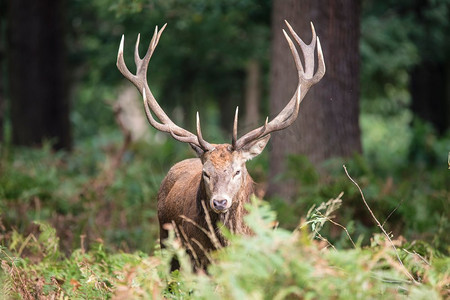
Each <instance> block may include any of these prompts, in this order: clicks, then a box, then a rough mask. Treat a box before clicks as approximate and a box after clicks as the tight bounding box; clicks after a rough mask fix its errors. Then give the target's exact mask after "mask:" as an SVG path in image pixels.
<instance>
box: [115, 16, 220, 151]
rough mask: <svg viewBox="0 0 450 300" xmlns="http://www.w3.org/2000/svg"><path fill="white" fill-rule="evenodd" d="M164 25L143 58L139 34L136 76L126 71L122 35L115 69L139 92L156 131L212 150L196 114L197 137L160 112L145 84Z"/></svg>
mask: <svg viewBox="0 0 450 300" xmlns="http://www.w3.org/2000/svg"><path fill="white" fill-rule="evenodd" d="M166 25H167V23H166V24H164V26H163V27H162V28H161V30H159V31H158V26H156V28H155V33H154V34H153V37H152V40H151V41H150V45H149V46H148V50H147V53H146V54H145V56H144V58H141V57H140V56H139V40H140V34H139V35H138V37H137V41H136V46H135V48H134V62H135V64H136V75H135V74H133V73H131V72H130V70H128V68H127V66H126V64H125V60H124V58H123V48H124V36H123V35H122V40H121V41H120V46H119V52H118V54H117V68H118V69H119V71H120V73H122V75H123V76H125V77H126V78H127V79H128V80H129V81H131V82H132V83H133V84H134V85H135V86H136V88H137V89H138V90H139V92H141V93H142V97H143V100H144V108H145V114H146V115H147V119H148V121H149V123H150V124H151V125H152V126H153V127H155V128H156V129H157V130H159V131H162V132H167V133H170V134H171V135H172V137H173V138H174V139H176V140H178V141H180V142H183V143H189V144H191V145H193V146H196V147H198V148H200V149H202V150H203V151H209V150H212V149H214V147H213V146H212V145H211V144H209V143H208V142H206V141H205V140H204V139H203V137H202V133H201V128H200V118H199V116H198V112H197V135H195V134H193V133H191V132H189V131H187V130H186V129H184V128H181V127H179V126H178V125H176V124H175V123H174V122H173V121H172V120H171V119H170V118H169V117H168V116H167V115H166V113H165V112H164V111H163V110H162V108H161V107H160V106H159V104H158V102H156V99H155V97H154V96H153V94H152V92H151V91H150V88H149V86H148V82H147V70H148V63H149V62H150V58H151V57H152V55H153V52H154V51H155V48H156V45H158V42H159V38H160V37H161V34H162V33H163V31H164V29H165V28H166ZM152 113H154V114H155V115H156V117H157V118H158V120H159V122H158V121H157V120H156V119H155V118H154V117H153V115H152Z"/></svg>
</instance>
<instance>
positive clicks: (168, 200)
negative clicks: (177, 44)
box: [117, 22, 325, 267]
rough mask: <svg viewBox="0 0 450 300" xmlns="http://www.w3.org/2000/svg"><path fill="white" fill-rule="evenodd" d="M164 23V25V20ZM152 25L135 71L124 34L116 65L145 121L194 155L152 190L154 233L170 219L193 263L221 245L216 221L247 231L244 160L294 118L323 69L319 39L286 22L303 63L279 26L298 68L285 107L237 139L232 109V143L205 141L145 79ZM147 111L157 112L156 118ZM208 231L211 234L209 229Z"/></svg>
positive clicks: (248, 185)
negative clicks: (137, 96) (138, 99)
mask: <svg viewBox="0 0 450 300" xmlns="http://www.w3.org/2000/svg"><path fill="white" fill-rule="evenodd" d="M166 25H167V24H166ZM166 25H164V26H163V27H162V28H161V30H159V31H158V27H156V29H155V32H154V35H153V38H152V40H151V42H150V45H149V48H148V50H147V53H146V55H145V56H144V58H140V56H139V53H138V52H139V51H138V49H139V39H140V36H139V35H138V38H137V42H136V46H135V50H134V60H135V63H136V68H137V69H136V74H133V73H131V72H130V71H129V70H128V68H127V66H126V64H125V61H124V58H123V48H124V37H123V36H122V40H121V42H120V47H119V53H118V56H117V67H118V68H119V70H120V72H121V73H122V74H123V75H124V76H125V77H126V78H127V79H128V80H130V81H131V82H132V83H133V84H134V85H135V86H136V88H137V89H138V90H139V91H140V92H141V93H142V96H143V100H144V108H145V113H146V115H147V119H148V121H149V123H150V124H151V125H152V126H153V127H155V128H156V129H157V130H159V131H162V132H167V133H169V134H170V135H171V136H172V137H173V138H174V139H176V140H178V141H180V142H183V143H188V144H189V145H190V146H191V147H192V148H193V149H194V150H195V152H196V153H197V156H198V158H191V159H186V160H183V161H181V162H179V163H177V164H175V165H174V166H173V167H172V168H171V169H170V170H169V173H168V174H167V176H166V177H165V178H164V180H163V182H162V183H161V187H160V189H159V192H158V218H159V224H160V238H161V241H163V240H164V239H165V238H167V236H168V232H167V227H165V226H164V225H165V224H167V223H171V224H175V229H176V231H177V232H178V234H179V236H180V238H181V239H182V241H183V244H184V245H185V247H186V248H187V251H188V252H189V254H190V256H191V258H192V260H193V261H194V263H195V264H196V266H197V267H204V266H206V265H207V264H208V262H209V258H208V257H209V255H208V251H210V250H213V249H217V248H218V247H221V246H225V245H226V243H227V242H226V240H225V238H224V237H223V236H222V235H221V232H220V230H219V229H218V227H217V223H218V222H220V223H221V224H223V225H224V226H226V227H227V228H228V229H229V230H230V231H231V232H234V233H238V234H250V233H251V232H250V229H249V228H248V227H247V226H246V224H245V223H244V221H243V216H244V215H245V214H246V211H245V209H244V204H245V203H247V202H249V201H250V196H251V195H252V193H253V188H254V187H253V185H254V183H253V180H252V178H251V177H250V175H249V173H248V172H247V169H246V166H245V163H246V161H248V160H250V159H252V158H253V157H255V156H257V155H259V154H260V153H261V152H262V151H263V149H264V147H265V146H266V145H267V142H268V141H269V138H270V133H272V132H274V131H277V130H282V129H284V128H286V127H288V126H290V125H291V124H292V123H293V122H294V121H295V120H296V118H297V115H298V111H299V106H300V102H301V101H302V99H303V98H304V96H305V95H306V93H307V92H308V90H309V89H310V88H311V86H313V85H314V84H316V83H317V82H319V81H320V80H321V78H322V77H323V75H324V74H325V63H324V58H323V54H322V49H321V46H320V41H319V38H318V37H316V33H315V30H314V26H313V25H312V23H311V29H312V41H311V43H310V44H309V45H308V44H305V43H304V42H303V41H302V40H301V39H300V38H299V37H298V35H297V34H296V33H295V31H294V30H293V29H292V27H291V26H290V25H289V23H288V22H286V25H287V27H288V29H289V31H290V33H291V35H292V36H293V37H294V40H295V41H296V42H297V43H298V45H299V46H300V48H301V50H302V52H303V59H304V67H303V64H302V61H301V59H300V57H299V55H298V52H297V49H296V47H295V46H294V43H293V42H292V40H291V38H290V37H289V36H288V34H287V33H286V32H285V31H284V30H283V33H284V35H285V37H286V40H287V42H288V44H289V47H290V49H291V53H292V56H293V58H294V62H295V66H296V68H297V71H298V80H299V82H298V85H297V89H296V91H295V93H294V95H293V97H292V99H291V100H290V101H289V103H288V104H287V105H286V107H285V108H284V109H283V110H282V111H281V112H280V113H279V114H278V115H277V116H276V117H275V118H274V119H273V120H272V121H270V122H268V119H266V122H265V124H264V125H262V126H261V127H259V128H256V129H254V130H252V131H250V132H248V133H247V134H245V135H243V136H242V137H240V138H239V139H238V137H237V126H238V109H236V114H235V117H234V126H233V134H232V142H231V145H230V144H210V143H208V142H207V141H205V140H204V139H203V137H202V131H201V129H200V120H199V115H198V113H197V132H196V134H194V133H191V132H189V131H187V130H185V129H183V128H181V127H179V126H178V125H176V124H175V123H174V122H173V121H172V120H171V119H170V118H169V117H168V116H167V114H166V113H165V112H164V111H163V110H162V109H161V107H160V106H159V104H158V102H156V99H155V98H154V97H153V95H152V92H151V91H150V88H149V86H148V83H147V68H148V63H149V61H150V58H151V57H152V55H153V52H154V50H155V48H156V45H157V44H158V41H159V38H160V37H161V34H162V32H163V31H164V28H165V27H166ZM316 43H317V55H318V66H317V70H316V72H315V73H314V69H315V67H314V53H315V48H316ZM153 114H154V115H155V116H156V117H157V119H158V120H156V119H155V118H154V117H153ZM211 231H213V232H214V234H212V235H211V234H210V233H211Z"/></svg>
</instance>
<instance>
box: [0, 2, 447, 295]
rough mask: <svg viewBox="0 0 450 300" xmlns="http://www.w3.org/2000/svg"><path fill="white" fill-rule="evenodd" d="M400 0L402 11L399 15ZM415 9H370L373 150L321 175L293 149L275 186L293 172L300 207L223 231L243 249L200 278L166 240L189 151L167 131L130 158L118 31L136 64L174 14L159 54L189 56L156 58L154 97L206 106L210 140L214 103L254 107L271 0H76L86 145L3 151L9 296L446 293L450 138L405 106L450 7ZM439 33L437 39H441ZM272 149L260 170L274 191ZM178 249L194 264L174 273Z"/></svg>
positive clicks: (365, 50)
mask: <svg viewBox="0 0 450 300" xmlns="http://www.w3.org/2000/svg"><path fill="white" fill-rule="evenodd" d="M175 2H176V3H177V5H174V3H175ZM394 2H396V3H399V6H396V7H395V9H394V10H389V9H386V7H385V5H388V6H390V5H391V4H392V5H393V4H394ZM408 2H409V1H389V2H386V3H384V2H383V3H381V2H379V1H378V2H376V1H364V3H365V6H364V9H363V19H362V39H361V57H362V70H361V75H362V76H361V81H362V83H361V84H362V101H361V108H362V114H361V118H360V123H361V129H362V142H363V148H364V152H363V155H360V156H355V157H353V158H350V159H341V158H336V159H332V160H329V161H327V162H326V163H324V165H323V166H321V168H320V170H316V169H315V168H314V167H313V166H312V164H311V163H310V162H309V161H307V159H305V158H304V157H301V156H292V157H289V158H288V160H289V165H290V169H289V170H288V172H287V173H286V174H284V175H283V176H281V177H280V178H279V180H283V179H285V178H293V179H294V180H295V182H297V183H298V191H297V198H296V199H294V200H293V201H292V203H286V201H285V199H276V198H274V199H267V201H268V202H267V203H265V202H261V201H256V200H255V203H254V204H253V205H252V206H251V207H250V208H249V210H250V212H251V213H250V215H249V216H248V217H247V222H248V224H249V225H250V226H251V227H252V228H253V229H254V231H255V235H254V236H252V237H239V236H231V235H230V234H229V233H225V234H227V235H228V236H229V238H230V240H231V241H232V243H231V246H230V247H227V248H225V249H221V250H220V251H218V252H217V253H214V254H213V258H214V261H215V263H214V264H213V265H211V266H210V268H209V270H208V274H204V273H202V272H200V273H193V272H192V271H191V267H190V264H189V261H188V260H187V256H186V254H185V253H184V251H183V249H181V248H180V244H179V243H178V242H177V240H176V239H175V237H174V236H172V237H171V239H170V240H169V241H168V244H167V246H168V247H167V248H166V249H165V250H164V251H161V250H160V249H159V242H158V224H157V223H158V221H157V217H156V200H155V199H156V193H157V190H158V188H159V184H160V182H161V180H162V178H163V177H164V175H165V174H166V173H167V171H168V169H169V168H170V166H171V165H173V163H175V162H177V161H180V160H181V159H183V158H186V157H192V153H191V152H190V150H189V149H188V147H187V146H186V145H182V144H180V143H176V142H172V141H168V140H165V139H164V138H162V139H160V138H155V137H150V138H149V139H148V140H149V141H151V142H145V141H138V142H134V143H132V144H129V145H127V147H126V149H125V150H126V151H124V152H122V151H121V148H122V147H123V137H122V135H121V133H120V132H119V131H118V130H117V125H116V124H115V123H114V121H113V120H114V117H113V110H112V109H111V107H110V106H109V105H107V104H108V103H109V102H111V101H109V100H105V99H115V98H117V94H118V88H117V86H118V85H119V80H120V79H121V76H120V73H119V72H117V71H116V70H115V66H114V61H115V55H116V51H117V47H118V43H119V41H120V35H121V34H122V33H124V32H125V33H126V44H127V45H128V47H129V48H127V49H130V51H127V53H126V55H127V58H126V59H127V61H131V60H132V58H131V55H132V54H131V53H132V50H131V49H132V44H133V43H134V38H135V36H136V35H137V32H138V31H140V32H141V33H142V37H143V41H142V43H143V44H145V39H149V37H150V36H151V33H152V30H153V29H154V26H155V25H156V24H158V25H162V24H161V22H166V21H167V22H169V26H170V27H169V28H170V30H168V31H166V32H165V33H164V38H163V39H162V40H161V46H160V47H161V48H163V47H164V48H166V49H176V51H160V49H159V48H158V55H155V57H154V58H153V59H152V62H151V68H152V69H151V70H153V69H154V70H158V72H151V74H150V75H149V76H150V77H151V80H152V84H151V85H152V88H153V89H154V91H155V95H156V96H158V95H159V94H164V95H166V97H165V98H166V99H169V102H164V106H166V105H167V108H170V109H174V108H176V107H179V106H181V107H184V109H186V110H187V108H189V107H199V106H202V105H205V109H207V110H208V112H207V113H205V118H209V120H206V121H205V123H208V124H210V128H208V131H209V132H214V133H218V135H220V132H221V129H220V124H219V122H218V121H217V120H218V119H219V118H218V117H217V116H218V115H219V113H218V111H220V112H221V113H222V112H223V110H222V108H221V107H217V105H216V104H211V103H223V102H226V101H222V102H221V101H218V100H220V99H215V98H214V97H215V96H214V95H224V94H225V93H232V95H231V96H230V95H227V97H225V98H226V99H237V98H239V97H241V96H242V95H240V94H239V93H240V92H239V91H241V90H242V84H243V82H244V77H245V74H244V69H245V65H246V63H248V61H249V60H251V59H257V60H259V61H260V62H261V63H262V67H263V69H267V57H268V54H267V49H269V44H268V43H269V41H270V38H269V25H268V19H269V14H270V1H259V3H258V4H257V3H256V2H255V1H250V0H248V1H234V0H233V1H227V2H223V1H211V0H199V1H184V0H183V1H166V0H161V1H151V2H148V1H142V0H132V1H123V0H120V1H111V0H101V1H94V2H93V3H88V2H84V1H76V0H73V1H69V5H70V7H71V10H70V12H69V14H70V20H71V23H70V29H71V30H70V31H71V35H72V36H70V37H69V39H68V42H69V43H70V47H69V48H70V52H71V53H70V55H69V58H70V60H71V65H72V66H74V68H75V69H76V71H77V72H76V76H78V77H77V78H74V80H75V81H76V82H77V83H78V84H79V86H77V89H76V92H75V94H74V96H73V97H74V109H73V112H72V115H71V118H72V123H73V125H74V126H73V127H74V129H75V137H76V145H75V148H74V150H73V151H72V152H71V153H67V152H54V151H53V150H51V141H49V142H48V143H47V144H46V145H45V146H44V147H43V148H41V149H24V148H19V147H17V148H12V147H10V146H9V145H8V143H4V144H1V145H0V147H1V148H0V151H1V157H0V244H1V248H0V260H1V263H2V264H1V266H2V271H1V272H0V298H6V299H8V298H11V299H17V298H19V299H20V298H22V299H35V298H40V299H55V298H56V299H111V298H112V299H133V298H137V299H159V298H169V299H179V298H185V299H186V298H187V299H189V298H193V299H202V298H205V299H210V298H211V297H217V298H221V299H230V298H237V299H247V298H249V299H285V298H287V299H291V298H308V299H317V298H339V299H361V298H394V299H397V298H408V299H411V298H412V299H423V298H430V299H440V298H444V299H445V298H448V297H450V259H449V252H450V248H449V245H450V235H449V234H448V232H450V220H449V216H450V206H449V201H448V200H449V199H450V194H449V190H448V187H449V186H450V177H449V170H448V159H449V157H448V155H449V152H448V151H449V148H448V146H449V145H450V136H449V133H447V134H443V135H438V134H437V133H436V132H435V130H434V129H433V128H432V127H431V126H430V125H429V124H427V123H424V122H421V121H419V120H416V119H415V118H414V117H413V115H412V112H411V110H410V109H409V107H408V106H409V104H410V101H411V100H410V94H409V92H408V81H409V73H408V72H409V70H410V69H411V68H413V67H414V66H416V65H417V64H419V63H420V62H421V61H422V60H423V59H424V57H429V58H431V57H432V58H433V59H434V58H435V59H442V57H443V56H445V55H446V53H448V51H446V49H447V50H448V39H445V38H443V36H445V33H446V32H448V30H446V29H448V24H449V22H448V19H446V18H445V14H446V12H447V11H446V10H445V9H446V7H448V1H431V2H430V5H429V6H427V9H426V10H424V14H425V15H426V16H427V19H426V20H427V22H426V23H427V24H426V25H427V26H428V27H426V28H425V27H423V28H422V27H420V28H417V26H416V25H417V22H418V20H416V19H414V18H415V16H412V15H410V14H409V13H404V14H402V12H407V11H408V10H407V9H405V7H406V6H408V5H409V4H408ZM148 3H151V4H148ZM147 5H150V7H148V6H147ZM143 11H145V12H146V13H143ZM161 16H163V17H164V18H162V17H161ZM435 21H436V22H435ZM248 23H250V24H248ZM429 27H436V28H435V29H436V30H431V29H430V28H429ZM373 28H377V30H373ZM418 29H420V30H418ZM429 31H435V32H436V34H434V35H431V36H430V38H431V39H432V43H426V38H427V37H428V36H429V35H428V34H427V33H428V32H429ZM144 36H145V37H146V38H144ZM200 36H201V37H202V39H199V37H200ZM206 37H207V38H206ZM416 37H417V39H416ZM180 39H182V40H181V41H180ZM147 42H148V40H147ZM255 45H256V46H255ZM433 45H434V46H433ZM142 47H144V46H142ZM433 49H438V50H439V51H438V53H437V54H436V55H433V54H429V53H430V51H431V50H433ZM141 50H142V51H143V48H142V49H141ZM106 54H107V55H106ZM199 61H202V64H199ZM163 66H164V67H163ZM266 73H267V72H266ZM193 74H195V76H193ZM153 82H154V87H153ZM206 83H208V84H206ZM266 94H267V93H266ZM219 98H220V97H219ZM170 101H172V102H170ZM233 101H234V100H233ZM228 102H230V101H228ZM228 102H227V104H229V103H228ZM231 102H232V101H231ZM236 102H239V100H236ZM266 102H267V101H266ZM266 102H263V103H262V106H264V105H267V103H266ZM193 103H194V104H195V105H192V104H193ZM230 106H231V107H232V109H234V106H235V103H232V105H231V104H230ZM231 112H232V110H231ZM185 115H187V116H189V115H191V116H193V115H194V114H193V113H190V112H186V113H185ZM224 118H225V119H226V120H227V121H229V120H231V119H232V118H230V117H229V116H224ZM177 121H178V120H177ZM181 123H186V124H192V123H193V122H190V121H189V120H184V122H181ZM211 125H212V126H211ZM187 127H189V126H187ZM8 132H9V131H8V130H6V133H7V134H9V133H8ZM6 140H7V141H8V140H10V138H6ZM218 140H220V139H218ZM267 157H268V155H267V153H265V154H263V155H262V156H261V157H259V158H258V159H255V160H254V161H251V162H250V163H249V170H250V172H251V173H252V175H253V177H254V178H255V180H256V181H257V182H260V183H263V184H264V182H266V181H267V178H266V176H267V175H266V174H268V172H267V170H268V161H267ZM117 162H118V163H117ZM344 164H345V165H346V167H347V169H348V171H349V172H350V174H351V176H352V177H353V178H354V179H355V180H356V182H357V183H358V184H359V185H360V186H361V188H362V190H363V191H364V195H365V198H366V199H367V202H368V204H369V205H370V209H371V210H372V212H373V213H374V215H375V216H376V217H377V218H378V220H379V221H380V223H381V224H382V225H383V228H384V229H385V230H386V232H387V233H388V236H386V235H385V234H383V233H382V232H381V231H380V228H379V227H377V223H376V221H375V219H374V218H373V216H372V215H371V214H370V212H369V211H368V209H367V208H366V207H365V205H364V203H363V201H362V199H361V194H360V192H359V191H358V189H357V188H356V187H355V185H354V184H353V183H352V182H351V180H350V179H349V178H348V176H347V175H346V174H345V172H344V169H343V168H342V166H343V165H344ZM329 199H331V200H329ZM277 223H279V225H278V226H277V228H276V229H273V227H274V224H277ZM173 255H177V256H178V257H179V259H180V261H181V264H182V268H181V269H180V271H177V272H174V273H169V262H170V260H171V257H172V256H173Z"/></svg>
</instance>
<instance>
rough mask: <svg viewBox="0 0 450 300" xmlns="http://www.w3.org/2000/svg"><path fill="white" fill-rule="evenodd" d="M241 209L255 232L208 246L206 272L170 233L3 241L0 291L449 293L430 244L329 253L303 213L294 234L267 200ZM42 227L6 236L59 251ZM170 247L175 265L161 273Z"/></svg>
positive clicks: (376, 244) (138, 295)
mask: <svg viewBox="0 0 450 300" xmlns="http://www.w3.org/2000/svg"><path fill="white" fill-rule="evenodd" d="M258 203H259V204H258ZM329 205H333V204H330V203H328V204H323V208H324V209H326V207H327V206H329ZM248 209H249V212H250V213H249V215H248V216H247V217H246V222H247V223H248V224H249V226H251V228H252V229H253V231H254V233H255V234H254V236H251V237H243V236H229V237H230V240H231V244H230V246H229V247H226V248H223V249H221V250H220V251H218V252H216V253H214V260H215V262H214V264H212V265H211V266H210V267H209V269H208V273H209V274H208V275H207V274H205V273H203V272H198V273H193V272H192V269H191V266H190V264H189V262H188V261H187V260H186V254H185V253H184V251H183V249H182V248H181V247H180V243H179V242H178V241H177V240H176V239H175V238H174V235H173V233H172V234H171V237H170V238H169V241H168V243H167V245H168V248H167V249H165V250H164V251H163V252H161V251H156V252H155V255H154V256H147V255H144V254H142V253H134V254H126V253H116V254H114V253H111V252H109V251H107V250H105V248H104V245H103V244H102V243H101V242H99V243H96V244H94V245H92V247H91V249H90V250H89V251H86V250H85V249H84V248H81V249H78V250H75V251H74V252H73V253H72V255H71V256H70V257H68V258H63V256H62V255H56V256H55V255H53V256H48V252H46V251H41V252H37V253H35V255H37V256H35V257H34V258H30V257H25V258H23V257H21V254H20V253H18V252H17V250H16V247H12V246H11V245H10V246H9V248H6V247H3V248H2V249H0V258H1V261H2V269H3V271H4V273H2V276H1V277H0V279H1V283H2V289H1V293H2V295H3V296H5V297H9V298H15V297H17V296H20V297H21V298H23V299H34V298H40V299H42V298H44V297H47V298H51V297H55V298H57V297H60V298H64V297H69V298H70V299H105V298H111V297H113V296H114V297H116V298H118V299H162V298H165V299H210V298H211V297H214V298H217V299H285V298H288V299H289V298H292V297H294V298H297V297H302V298H307V299H317V298H331V297H333V298H336V299H361V298H375V299H382V298H405V299H421V298H422V297H423V296H424V295H426V297H427V298H429V299H440V298H441V297H445V295H446V293H447V292H448V290H447V289H448V288H449V287H450V286H449V284H450V281H449V278H450V277H449V276H450V273H449V272H450V268H449V266H450V259H449V257H443V256H441V255H439V254H435V253H434V252H433V251H429V249H430V247H429V246H428V245H427V244H424V243H420V244H408V243H403V242H401V241H400V240H396V241H394V242H395V244H396V246H395V248H393V247H392V245H391V244H389V243H388V242H387V241H386V238H385V237H384V236H382V235H375V236H373V237H372V245H371V246H370V247H363V248H361V247H355V248H353V249H350V250H339V251H337V250H334V249H333V248H327V247H325V248H324V247H323V245H322V243H321V242H316V240H314V239H311V238H310V235H309V231H308V225H307V224H308V223H309V224H312V223H310V221H308V222H306V223H304V224H303V225H302V226H300V227H299V228H297V229H296V230H294V231H293V232H291V231H287V230H285V229H280V228H278V229H273V228H272V226H271V224H273V222H274V221H275V213H274V212H273V211H271V209H270V207H269V206H268V205H267V204H264V203H260V202H258V201H254V204H253V205H252V206H249V207H248ZM313 218H314V217H313ZM311 221H314V220H313V219H311ZM43 235H44V236H45V237H46V238H48V241H47V240H46V239H43V238H42V239H41V238H40V237H39V238H35V237H34V236H32V237H34V238H26V239H25V241H23V240H24V239H23V237H20V236H17V237H15V239H13V243H12V244H15V245H19V246H20V248H21V249H49V248H52V249H54V252H53V253H58V251H59V250H58V249H57V248H53V247H54V241H55V240H57V237H56V236H55V234H54V230H51V228H49V227H48V226H44V225H41V233H40V236H43ZM228 235H229V233H228ZM313 236H314V235H313ZM55 251H56V252H55ZM395 252H397V253H399V254H400V257H401V261H399V260H398V259H397V256H396V255H395ZM39 255H40V256H39ZM173 255H177V256H178V257H179V258H180V261H181V266H182V267H181V269H180V270H179V271H175V272H173V273H172V274H169V273H168V270H169V264H170V259H171V257H172V256H173ZM407 274H409V275H407ZM408 276H413V277H414V280H415V282H414V283H413V282H412V281H411V279H410V278H409V277H408ZM64 299H65V298H64Z"/></svg>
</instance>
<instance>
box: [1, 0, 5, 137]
mask: <svg viewBox="0 0 450 300" xmlns="http://www.w3.org/2000/svg"><path fill="white" fill-rule="evenodd" d="M6 11H7V3H6V1H1V2H0V143H4V142H5V141H4V136H3V135H4V133H5V132H4V131H5V127H4V125H5V124H4V122H5V110H6V99H5V94H6V93H5V76H4V75H5V71H6V68H5V67H6V59H5V50H6V49H5V44H6V37H5V27H6Z"/></svg>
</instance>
